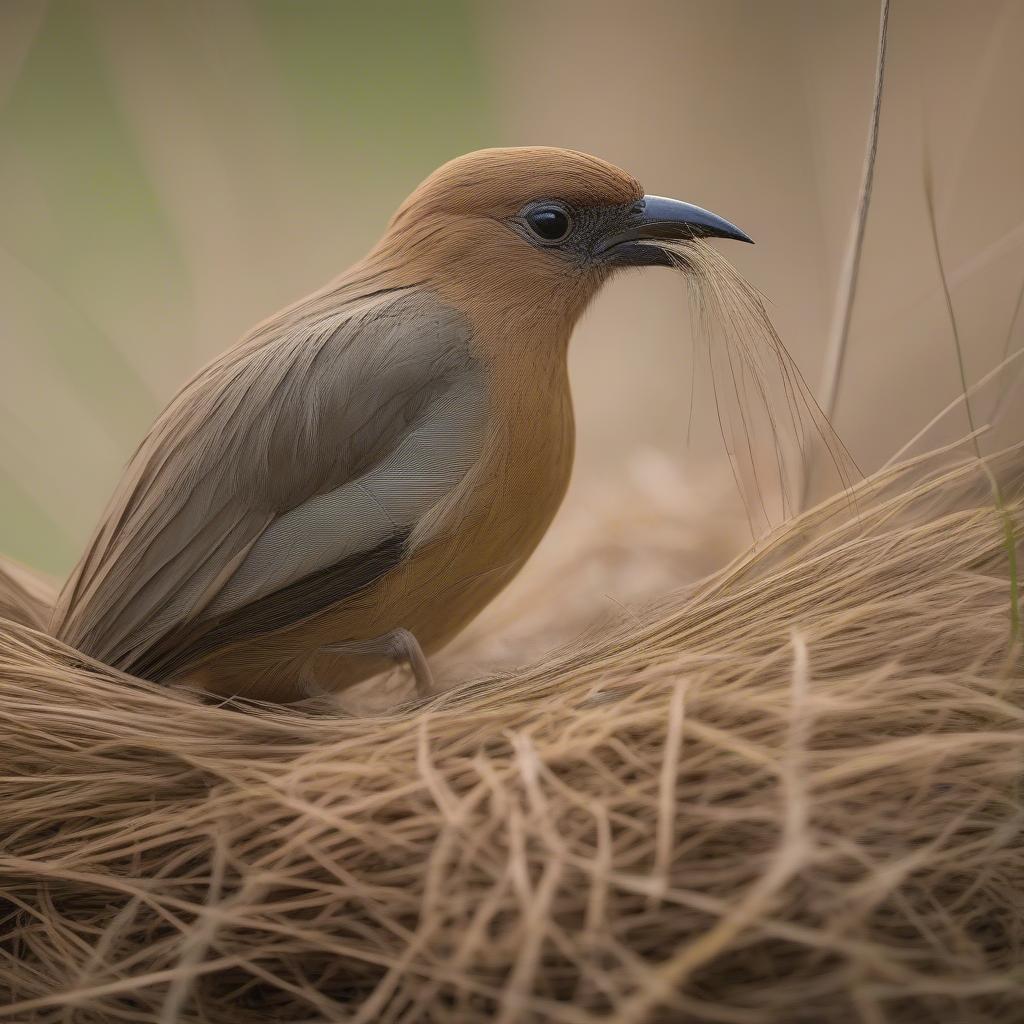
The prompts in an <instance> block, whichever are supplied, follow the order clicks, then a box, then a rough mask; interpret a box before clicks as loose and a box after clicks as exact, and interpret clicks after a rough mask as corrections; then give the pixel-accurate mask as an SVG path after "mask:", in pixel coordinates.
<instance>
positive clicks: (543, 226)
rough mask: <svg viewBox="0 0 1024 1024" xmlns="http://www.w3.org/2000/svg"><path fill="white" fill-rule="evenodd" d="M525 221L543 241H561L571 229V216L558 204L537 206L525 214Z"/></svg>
mask: <svg viewBox="0 0 1024 1024" xmlns="http://www.w3.org/2000/svg"><path fill="white" fill-rule="evenodd" d="M526 223H527V224H529V225H530V230H531V231H532V232H533V233H534V234H535V235H536V236H537V237H538V238H542V239H543V240H544V241H545V242H561V241H562V239H564V238H566V237H567V236H568V234H569V232H570V231H572V218H571V217H570V216H569V214H567V213H566V212H565V210H563V209H562V208H561V207H560V206H538V207H537V208H536V209H535V210H531V211H530V212H529V213H528V214H527V215H526Z"/></svg>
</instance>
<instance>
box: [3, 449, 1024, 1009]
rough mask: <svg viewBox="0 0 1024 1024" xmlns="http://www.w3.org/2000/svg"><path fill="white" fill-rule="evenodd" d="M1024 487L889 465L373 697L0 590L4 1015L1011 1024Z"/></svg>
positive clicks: (554, 599)
mask: <svg viewBox="0 0 1024 1024" xmlns="http://www.w3.org/2000/svg"><path fill="white" fill-rule="evenodd" d="M947 455H948V453H947ZM993 476H994V477H995V478H997V479H998V481H999V484H1000V493H1001V498H999V499H998V500H996V499H994V498H993V491H992V478H993ZM1022 480H1024V451H1022V449H1020V448H1017V449H1014V450H1012V451H1008V452H1006V453H1004V454H1003V455H1001V456H998V457H994V458H992V459H990V460H988V462H987V464H986V465H984V466H983V465H982V464H981V463H979V462H978V460H977V459H973V458H970V459H963V460H961V461H958V462H956V463H955V464H953V465H950V463H949V461H948V458H946V459H943V460H939V461H935V460H934V459H931V460H923V461H918V462H917V463H914V464H912V465H909V466H904V467H901V468H899V469H897V470H891V471H888V472H886V473H883V474H881V475H877V476H875V477H873V478H872V479H870V480H868V481H867V482H866V483H864V484H863V485H861V486H860V487H859V489H858V490H857V491H856V492H855V494H854V496H853V497H852V498H851V497H849V496H846V497H841V498H837V499H833V500H831V501H829V502H826V503H825V504H823V505H821V506H819V507H818V508H817V509H815V510H813V511H812V512H810V513H808V514H806V515H804V516H803V517H801V518H800V519H797V520H795V521H793V522H791V523H790V524H788V525H787V526H785V527H783V528H782V529H781V530H779V531H777V532H776V533H774V534H773V535H772V536H770V537H769V538H768V540H767V541H765V542H763V543H762V544H761V545H760V546H759V548H758V549H757V550H755V551H753V552H751V553H749V554H748V555H745V556H744V557H742V558H741V559H739V560H738V561H737V562H735V563H734V564H732V565H731V566H730V567H728V568H727V569H725V570H724V571H722V572H720V573H718V574H717V575H715V576H713V577H711V578H710V579H709V580H706V581H704V582H702V583H700V584H698V585H696V586H694V587H691V588H690V589H689V590H688V591H686V592H684V593H682V594H678V595H676V596H674V597H673V598H672V599H670V600H666V601H664V602H662V603H661V604H660V605H659V606H657V607H654V608H650V609H648V610H647V611H643V612H639V613H632V612H630V613H625V614H622V615H620V619H619V621H618V622H617V623H616V624H612V625H606V626H605V627H603V628H602V630H601V632H600V633H599V634H592V635H590V636H589V637H584V638H583V639H581V640H579V641H577V642H575V643H573V644H572V645H570V646H568V647H565V648H563V649H561V650H560V651H558V652H556V653H554V654H551V655H550V656H547V657H545V658H544V659H542V660H541V661H540V662H539V663H537V664H535V665H533V666H532V667H528V668H525V669H522V670H518V671H515V672H513V673H508V674H505V675H500V676H494V677H491V678H484V679H478V680H475V681H473V682H471V683H466V684H462V685H459V686H457V687H455V688H454V689H452V690H451V691H449V692H446V693H444V694H441V695H440V696H438V697H436V698H435V699H433V700H432V701H430V702H427V703H425V704H421V705H406V706H404V707H401V708H399V709H397V710H392V711H389V712H387V713H383V714H376V715H374V716H371V717H354V716H346V715H344V714H341V713H340V712H339V711H338V709H337V707H335V708H333V709H331V708H329V707H326V706H319V707H317V706H307V707H291V708H282V707H269V706H257V705H243V704H241V703H234V704H230V703H229V704H220V705H214V704H211V703H203V702H202V701H201V700H199V699H197V698H195V697H189V696H187V695H183V694H179V693H176V692H173V691H168V690H165V689H161V688H159V687H156V686H153V685H150V684H148V683H144V682H141V681H139V680H134V679H129V678H127V677H124V676H120V675H118V674H116V673H114V672H112V671H110V670H109V669H106V668H104V667H103V666H101V665H96V664H91V663H86V662H83V660H82V659H81V657H80V656H78V655H76V654H75V652H73V651H70V650H68V649H66V648H64V647H62V646H61V645H60V644H58V643H57V642H56V641H54V640H52V639H50V638H49V637H47V636H46V635H45V633H44V632H42V631H40V630H38V629H36V628H33V626H34V625H35V626H38V625H39V624H40V623H41V622H42V620H43V618H44V614H45V597H44V596H43V595H41V594H40V593H39V592H37V591H31V592H30V590H26V589H25V587H26V586H28V584H27V583H26V582H25V580H21V581H19V580H18V579H17V578H15V576H13V575H9V576H7V577H5V578H4V587H5V591H4V593H3V594H0V603H2V605H3V608H4V609H5V613H6V615H7V616H9V618H8V620H7V621H5V622H4V623H3V626H2V629H0V730H2V732H0V758H2V761H3V766H2V769H0V787H2V789H0V791H2V796H3V815H2V822H0V920H2V928H0V1003H2V1004H3V1005H2V1006H0V1019H11V1020H18V1021H53V1022H58V1021H60V1022H70V1021H74V1022H97V1021H102V1022H110V1021H125V1022H130V1024H139V1022H148V1021H154V1022H157V1021H159V1022H164V1024H170V1022H177V1021H180V1022H196V1024H199V1022H204V1024H235V1022H240V1021H275V1022H286V1021H287V1022H290V1021H303V1022H313V1021H353V1022H357V1021H358V1022H365V1024H368V1022H396V1024H397V1022H406V1024H410V1022H431V1021H451V1022H472V1021H498V1022H504V1024H518V1022H525V1021H559V1022H565V1024H583V1022H596V1021H603V1020H613V1021H617V1022H623V1024H626V1022H630V1024H638V1022H641V1021H644V1022H646V1021H672V1022H686V1021H723V1022H736V1024H767V1022H779V1024H797V1022H804V1021H806V1022H832V1021H863V1022H866V1024H876V1022H883V1021H884V1022H888V1021H946V1022H954V1021H956V1022H958V1024H962V1022H967V1021H985V1022H989V1024H990V1022H995V1021H1018V1022H1019V1021H1021V1020H1024V1009H1022V1007H1024V967H1022V966H1021V965H1022V962H1024V955H1022V954H1024V847H1022V842H1021V839H1022V826H1024V806H1022V799H1021V767H1022V763H1024V704H1022V695H1024V688H1022V682H1024V680H1022V671H1021V660H1020V650H1019V646H1017V644H1016V641H1015V640H1014V639H1013V623H1012V621H1011V620H1012V615H1011V607H1012V606H1013V587H1014V584H1013V582H1012V580H1013V579H1014V574H1015V571H1016V570H1015V569H1011V568H1009V567H1010V566H1012V562H1013V559H1012V558H1011V557H1010V556H1011V554H1016V553H1017V551H1016V549H1017V546H1018V545H1017V538H1019V537H1020V536H1021V530H1022V529H1024V527H1022V523H1024V516H1022V512H1024V507H1022V486H1021V485H1022ZM558 585H559V584H558V580H553V581H549V582H548V583H547V584H545V588H544V593H543V594H542V595H540V598H539V600H540V601H542V602H543V603H544V604H545V606H546V607H550V608H551V609H552V610H553V612H554V611H555V610H557V608H558V606H559V604H560V603H561V601H562V596H561V595H560V594H559V592H558ZM594 600H595V601H596V600H597V598H596V597H595V598H594ZM13 619H20V620H21V621H20V622H15V621H13Z"/></svg>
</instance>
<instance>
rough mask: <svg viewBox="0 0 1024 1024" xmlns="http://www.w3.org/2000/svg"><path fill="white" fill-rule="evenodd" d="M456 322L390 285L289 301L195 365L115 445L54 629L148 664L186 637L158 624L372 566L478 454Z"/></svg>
mask: <svg viewBox="0 0 1024 1024" xmlns="http://www.w3.org/2000/svg"><path fill="white" fill-rule="evenodd" d="M470 334H471V330H470V327H469V324H468V322H467V321H466V319H465V317H464V316H463V315H462V314H460V313H458V312H457V311H454V310H452V309H451V308H449V307H447V306H445V305H444V304H443V303H442V302H441V301H440V300H439V299H438V298H437V297H436V296H434V295H433V294H432V293H429V292H424V291H422V290H406V291H402V292H397V293H396V292H389V293H386V294H383V295H377V296H373V297H370V298H368V299H364V300H362V301H361V302H359V303H350V304H349V305H348V306H346V308H345V309H343V310H342V311H340V312H333V313H329V314H320V313H317V314H315V315H313V314H309V315H302V314H301V312H300V313H295V312H292V313H291V314H290V315H289V316H288V318H287V319H284V320H282V321H280V322H277V323H275V322H271V323H269V324H268V325H266V326H265V327H264V328H263V329H261V331H260V332H259V333H258V334H257V335H255V336H254V337H252V338H251V339H250V340H249V341H247V342H245V343H243V344H242V345H241V346H239V347H238V348H236V349H233V350H231V351H230V352H228V353H227V354H225V355H224V356H223V357H221V358H220V359H219V360H217V361H216V362H214V363H213V364H211V365H210V366H209V367H207V369H206V370H204V371H202V372H201V373H200V374H199V375H198V376H197V377H196V378H194V379H193V381H192V382H191V383H190V384H188V385H187V386H186V387H185V388H184V390H183V391H182V392H181V393H180V394H179V395H178V397H177V398H176V399H175V400H174V401H173V402H172V403H171V405H170V406H168V408H167V410H166V411H165V412H164V413H163V414H162V415H161V417H160V418H159V419H158V420H157V422H156V424H155V425H154V427H153V429H152V431H151V432H150V434H149V436H148V437H147V438H146V440H145V441H144V442H143V443H142V445H141V446H140V448H139V450H138V451H137V452H136V454H135V456H134V458H133V459H132V461H131V463H130V465H129V467H128V470H127V472H126V474H125V477H124V480H123V481H122V484H121V487H120V488H119V490H118V492H117V493H116V494H115V496H114V499H113V500H112V502H111V504H110V506H109V508H108V510H107V513H106V515H105V516H104V519H103V521H102V522H101V525H100V527H99V528H98V530H97V531H96V534H95V535H94V537H93V539H92V541H91V543H90V545H89V548H88V549H87V551H86V554H85V555H84V557H83V559H82V561H81V562H80V564H79V566H78V567H77V569H76V570H75V573H74V574H73V575H72V577H71V579H70V580H69V581H68V583H67V584H66V586H65V588H64V591H63V593H62V595H61V600H60V602H59V603H58V607H57V611H56V613H55V626H56V629H57V633H58V635H59V636H60V637H61V638H62V639H64V640H65V641H67V642H68V643H70V644H72V645H73V646H76V647H78V648H79V649H80V650H82V651H84V652H85V653H87V654H90V655H92V656H93V657H96V658H99V659H101V660H103V661H106V662H107V663H108V664H112V665H115V666H117V667H119V668H123V669H126V670H128V671H133V672H138V673H139V674H145V675H149V676H150V677H151V678H163V677H165V676H166V675H168V674H170V672H171V671H172V670H176V669H177V668H179V667H180V664H181V662H182V659H183V658H184V659H185V660H186V661H191V660H192V659H193V657H194V656H195V655H196V653H197V652H196V651H195V650H192V649H191V648H194V647H195V644H194V643H190V644H189V645H186V647H189V648H190V649H189V650H180V651H177V652H175V651H173V650H172V648H173V647H174V646H175V641H176V638H180V639H184V637H185V636H186V635H190V636H193V638H194V636H195V635H196V632H197V629H198V632H200V633H204V634H209V633H210V629H211V628H214V629H215V628H217V627H219V626H223V625H224V624H226V623H230V624H231V632H233V633H234V634H236V635H238V636H240V635H245V634H246V632H250V633H251V632H259V631H262V630H265V629H272V628H279V627H281V626H283V625H287V624H289V623H290V622H294V621H299V620H300V619H301V618H304V617H307V616H309V615H311V614H313V613H315V612H316V611H318V610H321V609H322V608H324V607H326V606H327V605H329V604H331V603H334V602H335V601H337V600H340V599H342V598H343V597H344V596H346V594H347V593H351V592H353V591H354V590H357V589H360V588H361V587H363V586H365V585H367V584H368V583H369V582H372V580H373V579H374V578H376V576H378V575H380V574H382V573H383V572H386V571H387V570H388V569H389V568H390V567H391V566H393V565H394V563H395V561H396V560H397V559H398V558H399V557H400V556H401V549H402V545H403V544H404V541H405V539H406V537H407V536H408V535H409V533H410V532H411V530H412V529H413V528H414V526H415V525H416V523H417V522H418V521H419V520H420V519H421V518H422V517H423V516H424V515H425V514H426V513H427V512H428V511H429V510H430V508H431V507H433V506H434V505H435V504H436V503H437V502H438V501H439V500H440V499H441V498H442V497H443V496H444V495H445V494H446V493H447V492H448V491H449V490H450V489H451V488H452V487H453V486H454V485H455V484H456V483H457V482H458V481H459V479H461V477H462V476H463V475H464V474H465V472H466V471H467V470H468V469H469V467H470V466H471V465H472V463H473V462H474V461H475V460H476V458H477V456H478V453H479V445H480V438H481V436H482V429H483V420H484V412H485V405H486V394H485V391H484V378H483V372H482V368H481V366H480V364H479V363H478V362H477V360H476V359H475V358H474V357H473V356H472V354H471V351H470ZM204 624H205V626H204ZM200 626H203V628H201V629H199V627H200ZM220 632H221V633H222V632H223V629H221V630H220Z"/></svg>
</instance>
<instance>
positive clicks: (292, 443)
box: [50, 146, 751, 703]
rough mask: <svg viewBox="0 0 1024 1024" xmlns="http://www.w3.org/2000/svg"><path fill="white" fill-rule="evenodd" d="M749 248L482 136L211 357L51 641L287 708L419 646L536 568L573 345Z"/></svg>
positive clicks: (120, 502) (680, 212)
mask: <svg viewBox="0 0 1024 1024" xmlns="http://www.w3.org/2000/svg"><path fill="white" fill-rule="evenodd" d="M703 237H718V238H726V239H735V240H738V241H745V242H749V241H751V239H750V238H749V237H748V236H747V235H746V234H745V233H744V232H743V231H741V230H740V229H739V228H738V227H736V226H735V225H733V224H731V223H730V222H728V221H726V220H724V219H723V218H721V217H719V216H717V215H716V214H713V213H711V212H710V211H708V210H705V209H703V208H701V207H699V206H695V205H693V204H691V203H686V202H682V201H679V200H674V199H668V198H664V197H660V196H655V195H647V194H646V193H645V192H644V190H643V188H642V187H641V186H640V184H639V182H638V181H637V180H636V178H634V177H633V176H632V175H630V174H629V173H627V172H626V171H624V170H621V169H620V168H618V167H616V166H614V165H613V164H611V163H608V162H606V161H605V160H602V159H600V158H598V157H595V156H590V155H588V154H586V153H582V152H577V151H574V150H568V149H562V148H557V147H543V146H532V147H531V146H528V147H516V148H495V149H485V150H480V151H477V152H474V153H470V154H467V155H464V156H460V157H457V158H455V159H454V160H451V161H450V162H448V163H446V164H444V165H443V166H442V167H440V168H439V169H438V170H436V171H435V172H434V173H433V174H431V175H430V176H429V177H428V178H427V179H426V180H425V181H424V182H423V183H422V184H421V185H419V187H418V188H416V189H415V190H414V191H413V192H412V193H411V195H410V196H409V197H408V198H407V199H406V200H405V202H404V203H402V204H401V206H400V207H399V208H398V210H397V212H396V213H395V214H394V216H393V217H392V219H391V221H390V223H389V224H388V226H387V229H386V231H385V233H384V235H383V237H382V238H381V239H380V241H379V242H378V243H377V244H376V246H375V247H374V248H373V249H372V250H371V251H370V252H369V253H368V254H367V255H366V256H365V257H364V258H363V259H361V260H360V261H358V262H357V263H355V264H354V265H353V266H352V267H350V268H349V269H348V270H346V271H345V272H343V273H342V274H341V275H340V276H339V277H337V278H336V279H335V280H333V281H331V282H330V283H329V284H327V285H326V286H325V287H323V288H321V289H319V290H318V291H316V292H314V293H312V294H311V295H309V296H307V297H306V298H303V299H302V300H300V301H298V302H296V303H294V304H293V305H291V306H288V307H287V308H285V309H284V310H282V311H280V312H279V313H276V314H275V315H273V316H271V317H270V318H269V319H267V320H265V321H264V322H263V323H261V324H259V325H257V326H256V327H255V328H253V329H252V330H251V331H250V332H249V333H248V334H247V335H245V336H244V337H243V338H242V339H241V340H240V341H239V342H237V343H236V344H235V345H234V346H233V347H231V348H229V349H228V350H227V351H226V352H224V353H223V354H222V355H221V356H219V357H218V358H216V359H214V360H213V361H212V362H211V363H209V364H208V365H207V366H206V367H204V368H203V369H201V370H200V371H199V372H198V373H197V374H196V375H195V376H194V377H193V378H192V379H191V380H190V381H189V382H188V383H187V384H185V386H184V387H183V388H182V389H181V390H180V391H179V392H178V393H177V395H176V396H175V397H174V398H173V399H172V400H171V402H170V403H169V404H168V405H167V407H166V408H165V409H164V411H163V412H162V413H161V414H160V415H159V416H158V418H157V419H156V421H155V423H154V424H153V426H152V428H151V429H150V431H149V433H148V434H147V435H146V436H145V438H144V439H143V441H142V442H141V444H140V445H139V447H138V448H137V449H136V451H135V453H134V455H133V456H132V457H131V459H130V460H129V462H128V464H127V466H126V468H125V470H124V473H123V476H122V478H121V480H120V482H119V483H118V485H117V487H116V488H115V490H114V493H113V496H112V498H111V499H110V502H109V504H108V506H107V508H106V510H105V511H104V513H103V515H102V516H101V519H100V521H99V524H98V525H97V527H96V529H95V531H94V533H93V535H92V537H91V539H90V540H89V542H88V544H87V546H86V548H85V552H84V554H83V555H82V557H81V559H80V561H79V563H78V564H77V566H76V567H75V569H74V570H73V572H72V573H71V575H70V577H69V578H68V580H67V582H66V584H65V585H64V587H63V589H62V591H61V593H60V595H59V597H58V600H57V602H56V604H55V608H54V612H53V618H52V621H51V623H50V625H51V630H52V632H53V634H54V635H55V636H56V637H57V638H58V639H60V640H62V641H64V642H65V643H66V644H68V645H69V646H71V647H73V648H75V649H76V650H78V651H79V652H81V653H82V654H84V655H86V656H88V657H91V658H94V659H96V660H98V661H101V662H104V663H106V664H108V665H110V666H112V667H114V668H116V669H119V670H121V671H123V672H126V673H129V674H131V675H134V676H138V677H141V678H143V679H148V680H151V681H153V682H157V683H166V684H168V685H171V686H182V687H187V688H190V689H193V690H199V691H202V692H204V693H207V694H210V695H214V696H221V697H244V698H250V699H255V700H265V701H271V702H278V703H288V702H294V701H299V700H303V699H306V698H309V697H312V696H316V695H320V694H337V693H339V692H341V691H342V690H344V689H346V688H347V687H349V686H351V685H353V684H354V683H357V682H359V681H361V680H364V679H366V678H368V677H370V676H373V675H376V674H379V673H380V672H382V671H384V670H386V669H388V668H391V667H393V666H394V665H395V664H396V663H399V664H403V665H405V666H407V667H408V668H409V669H410V670H411V672H412V675H413V678H414V680H415V683H416V687H417V691H418V692H419V693H420V694H422V695H427V694H430V693H431V692H432V691H433V689H434V681H433V677H432V675H431V670H430V664H429V660H428V655H430V654H432V653H433V652H435V651H437V650H439V649H440V648H441V647H443V646H444V645H445V644H446V643H448V642H449V641H450V640H451V639H452V638H453V637H454V636H455V635H456V634H457V633H458V632H459V631H460V630H461V629H462V628H463V627H464V626H465V625H466V624H467V623H468V622H469V621H470V620H471V619H473V618H474V617H475V616H476V615H477V613H479V612H480V611H481V610H482V609H483V608H484V606H485V605H486V604H487V603H488V602H489V601H491V600H492V599H493V598H494V597H495V596H496V595H497V594H498V593H499V592H500V591H501V590H502V589H503V588H504V587H505V586H506V585H507V584H508V583H509V581H510V580H512V579H513V578H514V577H515V575H516V574H517V573H518V572H519V570H520V569H521V568H522V566H523V565H524V563H525V562H526V561H527V559H528V558H529V556H530V554H531V553H532V552H533V550H534V549H535V547H536V546H537V544H538V542H539V541H540V539H541V538H542V537H543V535H544V533H545V531H546V530H547V528H548V526H549V525H550V523H551V521H552V519H553V517H554V515H555V512H556V511H557V509H558V507H559V505H560V503H561V501H562V498H563V496H564V495H565V493H566V489H567V486H568V483H569V478H570V473H571V469H572V463H573V452H574V436H575V434H574V420H573V408H572V400H571V395H570V389H569V380H568V370H567V349H568V344H569V339H570V337H571V335H572V333H573V329H574V327H575V325H576V324H577V322H578V320H579V319H580V316H581V314H582V313H583V312H584V310H585V309H586V308H587V306H588V305H589V304H590V302H591V300H592V299H593V298H594V296H595V295H596V294H597V293H598V291H599V290H600V289H601V287H602V285H603V284H604V283H605V282H606V281H607V280H608V279H609V278H610V277H612V276H613V275H614V274H615V273H616V272H618V271H620V270H622V269H625V268H637V267H658V266H672V265H673V260H672V258H671V257H670V256H669V254H668V253H667V252H666V251H665V249H664V248H663V247H662V243H664V242H665V241H666V240H669V241H676V242H678V241H679V240H686V239H692V238H703Z"/></svg>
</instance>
